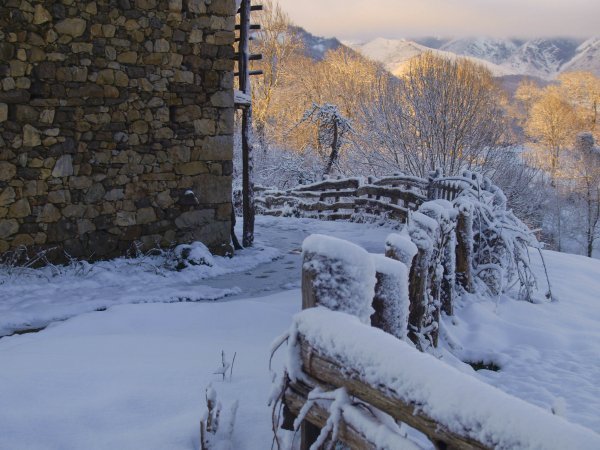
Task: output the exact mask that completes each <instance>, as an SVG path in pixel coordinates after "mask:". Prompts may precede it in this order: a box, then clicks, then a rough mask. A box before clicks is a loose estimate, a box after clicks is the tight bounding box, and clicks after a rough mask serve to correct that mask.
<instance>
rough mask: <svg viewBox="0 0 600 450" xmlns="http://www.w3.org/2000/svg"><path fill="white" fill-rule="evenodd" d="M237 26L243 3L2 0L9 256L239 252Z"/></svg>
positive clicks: (3, 203)
mask: <svg viewBox="0 0 600 450" xmlns="http://www.w3.org/2000/svg"><path fill="white" fill-rule="evenodd" d="M234 27H235V0H96V1H89V0H37V1H36V0H1V1H0V81H1V85H0V253H3V252H7V251H9V250H11V249H14V248H17V247H20V246H27V247H29V248H30V249H31V250H32V251H37V250H38V249H40V248H49V247H57V248H59V249H63V248H64V250H65V251H66V252H68V254H69V255H71V256H74V257H84V258H106V257H112V256H116V255H121V254H123V253H124V252H125V251H126V250H127V249H128V248H130V247H131V245H132V242H133V241H141V242H142V243H143V244H144V246H145V247H146V248H150V247H154V246H155V245H156V244H157V243H158V244H160V245H162V246H168V245H172V244H173V243H181V242H189V241H192V240H200V241H203V242H204V243H205V244H207V245H208V246H209V247H210V248H211V249H212V250H213V251H217V252H218V253H223V252H225V251H228V250H229V248H230V247H229V242H230V239H229V232H230V214H231V175H232V153H233V138H232V134H233V119H234V109H233V62H232V58H233V42H234V37H235V33H234ZM53 253H54V255H55V256H54V258H55V259H56V258H60V257H61V255H62V253H63V252H62V251H60V250H59V251H57V252H53Z"/></svg>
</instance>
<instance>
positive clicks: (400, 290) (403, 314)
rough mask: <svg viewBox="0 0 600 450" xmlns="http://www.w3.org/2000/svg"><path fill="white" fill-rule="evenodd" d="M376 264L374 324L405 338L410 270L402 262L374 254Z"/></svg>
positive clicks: (372, 319)
mask: <svg viewBox="0 0 600 450" xmlns="http://www.w3.org/2000/svg"><path fill="white" fill-rule="evenodd" d="M371 257H372V258H373V262H374V263H375V271H376V278H377V284H376V285H375V297H374V298H373V309H374V310H375V313H374V314H373V315H372V316H371V326H374V327H376V328H379V329H381V330H383V331H385V332H386V333H389V334H391V335H392V336H396V337H397V338H398V339H406V333H407V331H408V310H409V300H408V269H407V267H406V265H405V264H403V263H402V262H400V261H396V260H394V259H391V258H388V257H386V256H383V255H371Z"/></svg>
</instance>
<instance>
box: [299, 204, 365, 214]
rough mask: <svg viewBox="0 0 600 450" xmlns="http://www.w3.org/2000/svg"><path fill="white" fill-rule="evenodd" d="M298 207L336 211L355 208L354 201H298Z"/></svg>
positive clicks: (304, 209) (306, 209)
mask: <svg viewBox="0 0 600 450" xmlns="http://www.w3.org/2000/svg"><path fill="white" fill-rule="evenodd" d="M298 208H299V209H301V210H302V211H334V212H336V210H338V209H354V202H346V203H342V202H340V203H325V202H316V203H298Z"/></svg>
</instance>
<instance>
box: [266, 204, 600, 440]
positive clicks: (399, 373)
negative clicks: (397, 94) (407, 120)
mask: <svg viewBox="0 0 600 450" xmlns="http://www.w3.org/2000/svg"><path fill="white" fill-rule="evenodd" d="M449 205H450V204H449V202H447V201H436V202H426V203H424V204H423V205H421V208H420V209H419V212H416V213H415V217H413V219H414V220H411V224H409V226H408V227H407V233H405V234H403V235H400V234H392V235H390V236H389V237H388V239H387V242H386V256H383V255H372V254H369V253H368V252H366V251H365V250H364V249H362V248H361V247H358V246H356V245H354V244H352V243H350V242H347V241H343V240H340V239H336V238H333V237H329V236H321V235H312V236H310V237H309V238H307V239H306V240H305V241H304V244H303V246H302V248H303V258H304V261H303V266H302V309H303V311H302V312H301V313H300V314H298V315H296V316H295V318H294V322H293V325H292V327H291V329H290V332H289V334H288V335H287V340H288V352H289V353H288V357H287V359H286V365H285V373H284V376H283V377H282V379H283V380H284V383H283V385H282V390H281V395H280V400H281V404H282V405H283V406H284V414H283V423H281V424H280V425H281V426H282V428H285V429H289V430H297V429H298V428H300V429H301V450H308V449H319V448H325V447H324V446H323V445H324V444H325V443H326V442H327V441H329V442H333V443H335V441H341V442H343V443H345V444H346V445H348V446H350V448H352V449H382V450H383V449H398V448H403V449H404V448H406V449H413V448H420V447H418V446H417V445H416V444H415V443H414V442H412V441H410V440H408V439H407V438H406V434H405V431H404V432H403V431H402V430H401V428H400V427H399V426H398V423H405V424H407V425H409V426H410V427H413V428H415V429H417V430H419V431H420V432H422V433H423V434H425V435H426V436H427V437H428V438H429V439H430V441H431V442H432V443H433V444H434V446H435V447H436V448H438V449H483V448H511V449H513V448H514V449H529V448H539V449H564V448H578V449H596V448H600V446H599V445H600V436H599V435H597V434H595V433H594V432H593V431H591V430H588V429H585V428H583V427H581V426H578V425H574V424H571V423H569V422H567V421H565V420H563V419H562V418H560V417H557V416H554V415H552V414H551V413H550V412H548V411H545V410H543V409H541V408H539V407H536V406H534V405H531V404H528V403H526V402H524V401H522V400H520V399H518V398H515V397H512V396H510V395H508V394H506V393H504V392H502V391H500V390H498V389H496V388H494V387H492V386H489V385H487V384H485V383H483V382H481V381H479V380H478V379H476V378H474V377H472V376H470V375H467V374H464V373H462V372H459V371H458V370H456V369H455V368H453V367H451V366H448V365H446V364H445V363H443V362H441V361H439V360H437V359H436V358H435V357H434V356H432V355H430V354H428V353H423V352H420V351H419V350H423V347H424V344H426V343H427V342H429V343H434V338H433V336H434V332H435V331H437V325H438V323H439V314H440V311H441V310H442V309H446V308H447V306H446V307H445V306H444V301H446V300H448V299H445V298H444V297H443V296H440V291H441V290H442V289H444V284H443V280H447V281H449V282H450V283H451V284H453V283H454V281H455V280H454V278H453V277H452V275H453V273H454V272H453V268H452V267H448V266H447V265H446V266H444V265H442V266H440V264H438V263H437V262H436V258H438V257H439V256H440V255H443V254H444V252H445V251H447V250H448V249H451V248H452V247H453V246H454V245H455V241H453V240H452V239H451V238H448V236H447V235H446V238H445V239H444V238H443V236H444V234H445V233H446V234H447V232H448V230H453V227H452V226H451V225H452V223H455V222H453V221H456V217H455V216H456V215H457V214H460V213H457V212H456V211H455V210H454V209H453V208H448V206H449ZM436 239H437V240H438V242H442V243H444V244H442V245H437V247H436V246H434V245H432V244H434V240H436ZM436 255H437V256H436ZM445 261H447V262H450V263H453V262H455V260H454V259H453V258H445ZM409 268H410V270H409ZM449 300H451V299H449ZM450 307H451V305H450ZM446 312H447V313H448V314H452V311H451V308H450V311H448V310H446ZM280 342H283V341H280ZM276 405H277V404H276ZM275 416H276V415H275V414H274V417H275ZM328 448H332V447H328Z"/></svg>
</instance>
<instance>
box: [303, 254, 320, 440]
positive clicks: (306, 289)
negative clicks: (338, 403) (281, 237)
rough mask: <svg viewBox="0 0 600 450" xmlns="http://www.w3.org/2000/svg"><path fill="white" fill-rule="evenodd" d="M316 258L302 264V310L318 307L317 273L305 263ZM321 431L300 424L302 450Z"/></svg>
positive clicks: (305, 422) (308, 258)
mask: <svg viewBox="0 0 600 450" xmlns="http://www.w3.org/2000/svg"><path fill="white" fill-rule="evenodd" d="M314 257H315V254H314V253H305V254H304V260H303V262H302V309H308V308H314V307H315V306H317V296H316V294H315V288H314V285H313V284H314V280H315V275H316V274H315V273H314V272H313V271H311V270H307V269H306V268H305V263H306V262H307V261H310V260H311V259H312V258H314ZM320 432H321V430H320V429H319V428H318V427H316V426H314V425H313V424H312V423H310V422H309V421H308V420H306V419H305V420H303V421H302V423H301V424H300V450H309V449H310V446H311V445H312V444H314V443H315V441H316V440H317V438H318V437H319V433H320Z"/></svg>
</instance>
